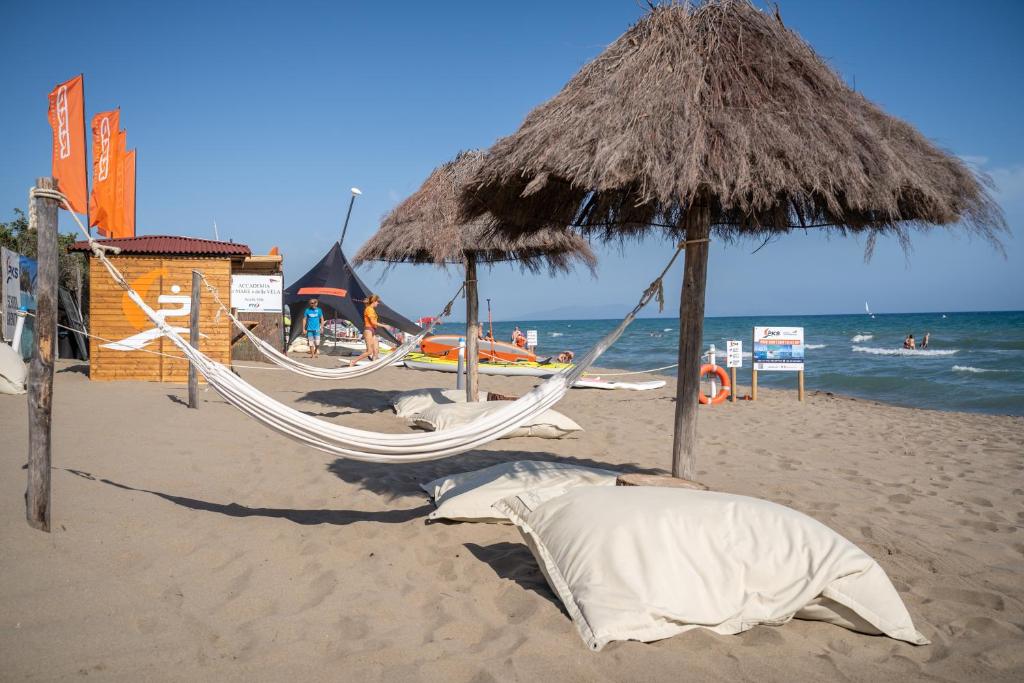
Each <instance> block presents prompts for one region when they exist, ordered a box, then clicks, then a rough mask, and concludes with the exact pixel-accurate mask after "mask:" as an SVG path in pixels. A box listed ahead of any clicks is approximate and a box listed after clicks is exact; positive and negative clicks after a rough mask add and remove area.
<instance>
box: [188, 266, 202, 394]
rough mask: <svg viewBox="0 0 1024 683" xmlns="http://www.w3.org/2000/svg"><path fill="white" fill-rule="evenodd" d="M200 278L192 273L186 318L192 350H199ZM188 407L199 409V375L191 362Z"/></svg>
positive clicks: (194, 272)
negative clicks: (189, 308)
mask: <svg viewBox="0 0 1024 683" xmlns="http://www.w3.org/2000/svg"><path fill="white" fill-rule="evenodd" d="M202 282H203V281H202V278H200V277H199V271H196V270H193V271H192V310H191V312H190V313H189V318H188V323H189V324H188V343H189V344H191V345H192V348H194V349H198V348H199V302H200V300H201V299H200V295H201V294H202V289H201V288H202ZM188 407H189V408H198V407H199V373H198V372H196V366H195V364H194V363H192V361H189V363H188Z"/></svg>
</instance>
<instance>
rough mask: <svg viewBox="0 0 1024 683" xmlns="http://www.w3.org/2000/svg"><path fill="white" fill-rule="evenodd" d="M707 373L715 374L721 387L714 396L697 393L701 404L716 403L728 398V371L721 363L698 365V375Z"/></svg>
mask: <svg viewBox="0 0 1024 683" xmlns="http://www.w3.org/2000/svg"><path fill="white" fill-rule="evenodd" d="M708 374H712V375H717V376H718V380H719V381H720V382H721V383H722V388H721V389H719V390H718V394H716V395H715V396H714V398H712V397H710V396H705V395H704V394H702V393H699V394H697V396H698V397H699V398H700V402H701V405H707V404H709V403H710V404H711V405H718V404H719V403H722V402H723V401H725V399H727V398H729V394H730V393H731V389H730V385H729V375H728V373H726V371H725V368H723V367H722V366H721V365H711V364H710V363H705V364H704V365H702V366H700V376H701V377H704V375H708Z"/></svg>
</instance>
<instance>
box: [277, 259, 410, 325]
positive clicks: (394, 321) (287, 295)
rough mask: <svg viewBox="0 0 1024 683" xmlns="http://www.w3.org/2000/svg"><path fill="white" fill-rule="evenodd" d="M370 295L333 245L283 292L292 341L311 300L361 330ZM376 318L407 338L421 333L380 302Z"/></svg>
mask: <svg viewBox="0 0 1024 683" xmlns="http://www.w3.org/2000/svg"><path fill="white" fill-rule="evenodd" d="M372 293H373V292H372V291H371V290H370V288H369V287H367V286H366V285H365V284H364V283H363V281H362V280H360V279H359V276H358V275H356V272H355V270H354V269H353V268H352V264H350V263H349V262H348V259H347V258H345V254H344V252H342V250H341V244H339V243H338V242H335V243H334V246H332V247H331V250H330V251H328V252H327V255H326V256H324V257H323V258H322V259H320V262H319V263H317V264H316V265H315V266H313V267H312V268H311V269H310V270H309V272H308V273H306V274H305V275H303V276H302V277H300V278H299V279H298V280H296V281H295V282H293V283H292V284H291V285H290V286H288V287H287V288H286V289H285V290H284V303H285V304H287V305H288V306H289V308H291V311H292V320H293V322H292V331H291V339H295V337H297V336H298V334H299V332H300V331H301V330H302V326H301V325H299V324H296V322H295V321H298V320H300V319H301V316H302V314H303V312H304V311H305V309H306V306H307V302H308V301H309V300H310V299H319V301H320V303H321V304H323V305H324V306H329V307H330V308H332V309H334V310H335V311H337V313H338V315H339V316H341V317H342V318H344V319H346V320H349V321H351V322H352V323H354V324H355V325H356V326H357V327H362V320H363V309H364V308H365V306H364V305H363V301H364V300H365V299H366V297H368V296H370V294H372ZM297 304H301V306H297ZM377 317H378V318H379V319H380V321H381V322H382V323H384V324H386V325H391V326H392V327H397V328H398V329H400V330H401V331H402V332H405V333H406V334H419V332H420V327H419V326H418V325H417V324H416V323H414V322H412V321H411V320H409V319H408V318H406V317H405V316H403V315H401V314H399V313H396V312H395V311H394V310H392V309H391V308H388V307H387V306H386V305H385V304H384V303H383V302H381V303H380V304H378V305H377ZM379 332H380V336H381V337H383V338H384V339H387V340H388V341H390V342H394V343H395V344H398V340H397V339H395V338H394V337H393V336H392V335H391V334H390V333H388V331H387V330H386V329H384V328H380V330H379ZM289 341H291V340H289Z"/></svg>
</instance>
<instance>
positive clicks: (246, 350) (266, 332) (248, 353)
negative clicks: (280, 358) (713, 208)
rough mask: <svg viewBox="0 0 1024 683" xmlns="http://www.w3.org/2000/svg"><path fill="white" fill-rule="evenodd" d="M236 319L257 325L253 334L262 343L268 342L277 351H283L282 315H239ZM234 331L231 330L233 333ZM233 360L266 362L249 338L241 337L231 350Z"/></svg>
mask: <svg viewBox="0 0 1024 683" xmlns="http://www.w3.org/2000/svg"><path fill="white" fill-rule="evenodd" d="M237 317H238V319H239V320H242V321H250V322H256V323H259V324H258V325H257V326H256V327H254V328H253V330H252V331H253V332H254V333H255V334H256V336H257V337H259V338H260V339H262V340H263V341H266V342H270V343H271V344H273V346H274V348H275V349H277V350H278V351H282V350H284V314H283V313H241V312H240V313H239V314H238V316H237ZM235 331H236V330H232V332H235ZM231 357H232V358H233V359H234V360H250V361H261V362H264V363H265V362H266V361H267V358H266V356H264V355H263V353H262V352H261V351H260V350H259V349H257V348H256V347H255V346H254V345H253V343H252V342H251V341H249V338H248V337H246V336H244V335H243V336H242V337H241V338H240V339H239V340H238V341H236V342H235V345H234V346H233V347H232V348H231Z"/></svg>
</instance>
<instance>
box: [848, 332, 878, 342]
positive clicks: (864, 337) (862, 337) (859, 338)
mask: <svg viewBox="0 0 1024 683" xmlns="http://www.w3.org/2000/svg"><path fill="white" fill-rule="evenodd" d="M874 338H875V335H873V334H855V335H853V337H851V338H850V341H852V342H853V343H854V344H856V343H857V342H866V341H871V340H872V339H874Z"/></svg>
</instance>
